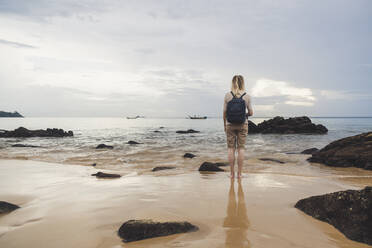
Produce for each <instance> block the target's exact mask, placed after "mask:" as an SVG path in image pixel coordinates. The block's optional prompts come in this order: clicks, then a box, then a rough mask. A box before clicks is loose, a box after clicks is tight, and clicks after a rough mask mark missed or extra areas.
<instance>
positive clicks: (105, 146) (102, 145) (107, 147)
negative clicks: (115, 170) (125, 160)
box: [96, 144, 114, 149]
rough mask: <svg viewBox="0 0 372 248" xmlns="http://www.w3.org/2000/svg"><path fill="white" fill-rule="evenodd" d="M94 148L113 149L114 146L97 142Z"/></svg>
mask: <svg viewBox="0 0 372 248" xmlns="http://www.w3.org/2000/svg"><path fill="white" fill-rule="evenodd" d="M96 149H114V147H113V146H109V145H105V144H99V145H98V146H96Z"/></svg>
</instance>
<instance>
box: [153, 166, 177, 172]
mask: <svg viewBox="0 0 372 248" xmlns="http://www.w3.org/2000/svg"><path fill="white" fill-rule="evenodd" d="M175 168H176V167H174V166H157V167H154V168H152V171H160V170H171V169H175Z"/></svg>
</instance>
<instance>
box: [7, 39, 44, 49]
mask: <svg viewBox="0 0 372 248" xmlns="http://www.w3.org/2000/svg"><path fill="white" fill-rule="evenodd" d="M0 44H3V45H7V46H12V47H17V48H37V47H35V46H32V45H28V44H25V43H20V42H15V41H9V40H3V39H0Z"/></svg>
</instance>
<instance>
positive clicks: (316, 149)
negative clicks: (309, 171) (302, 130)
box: [301, 148, 319, 154]
mask: <svg viewBox="0 0 372 248" xmlns="http://www.w3.org/2000/svg"><path fill="white" fill-rule="evenodd" d="M318 151H319V149H318V148H309V149H306V150H303V151H302V152H301V153H302V154H315V153H317V152H318Z"/></svg>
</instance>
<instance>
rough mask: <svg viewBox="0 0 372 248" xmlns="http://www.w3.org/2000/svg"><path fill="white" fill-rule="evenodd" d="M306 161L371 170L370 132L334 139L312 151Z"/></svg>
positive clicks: (371, 139) (371, 144) (371, 135)
mask: <svg viewBox="0 0 372 248" xmlns="http://www.w3.org/2000/svg"><path fill="white" fill-rule="evenodd" d="M308 161H310V162H316V163H322V164H325V165H328V166H334V167H358V168H363V169H367V170H372V132H368V133H362V134H359V135H355V136H351V137H346V138H343V139H340V140H336V141H334V142H332V143H330V144H329V145H327V146H325V147H324V148H322V149H320V150H319V151H318V152H316V153H314V154H313V155H312V156H311V157H310V158H309V159H308Z"/></svg>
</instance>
